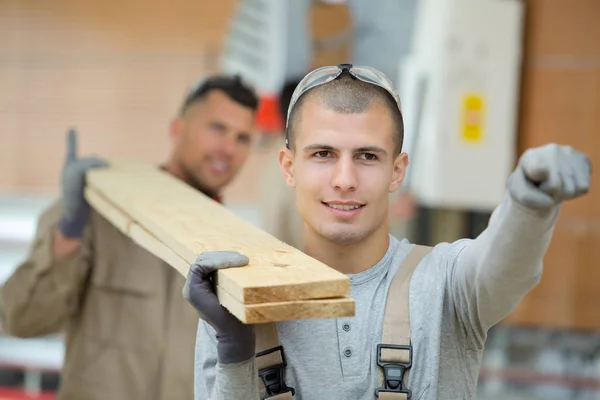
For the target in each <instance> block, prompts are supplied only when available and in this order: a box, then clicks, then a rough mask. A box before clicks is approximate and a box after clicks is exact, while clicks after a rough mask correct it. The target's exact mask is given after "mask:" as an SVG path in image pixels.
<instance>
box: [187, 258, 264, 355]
mask: <svg viewBox="0 0 600 400" xmlns="http://www.w3.org/2000/svg"><path fill="white" fill-rule="evenodd" d="M248 262H249V260H248V257H246V256H245V255H243V254H240V253H238V252H235V251H209V252H205V253H202V254H200V255H199V256H198V257H197V258H196V261H195V262H194V263H193V264H192V265H191V267H190V270H189V272H188V276H187V280H186V281H185V285H184V286H183V297H184V298H185V299H186V300H187V301H188V302H190V303H191V304H192V305H193V306H194V308H195V309H196V310H197V311H198V314H199V315H200V318H201V319H203V320H204V321H205V322H206V323H208V324H209V325H210V326H212V327H213V328H214V330H215V331H216V333H217V342H218V344H217V354H218V359H219V363H221V364H230V363H238V362H242V361H246V360H249V359H251V358H252V357H254V352H255V343H256V336H255V333H254V327H253V326H252V325H246V324H243V323H242V322H241V321H240V320H239V319H237V318H236V317H235V316H234V315H233V314H231V313H230V312H229V310H227V309H226V308H225V307H223V306H222V305H221V303H219V299H218V298H217V295H216V294H215V290H214V287H213V283H212V280H211V277H212V275H213V273H215V272H216V271H217V270H219V269H223V268H231V267H242V266H244V265H247V264H248Z"/></svg>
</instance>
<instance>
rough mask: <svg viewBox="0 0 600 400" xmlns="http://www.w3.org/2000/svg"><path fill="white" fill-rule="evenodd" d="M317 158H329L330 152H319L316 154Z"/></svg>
mask: <svg viewBox="0 0 600 400" xmlns="http://www.w3.org/2000/svg"><path fill="white" fill-rule="evenodd" d="M315 156H317V157H318V158H326V157H328V156H329V152H328V151H325V150H323V151H317V152H316V153H315Z"/></svg>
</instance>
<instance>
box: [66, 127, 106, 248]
mask: <svg viewBox="0 0 600 400" xmlns="http://www.w3.org/2000/svg"><path fill="white" fill-rule="evenodd" d="M106 166H108V163H107V162H106V161H104V160H101V159H99V158H96V157H85V158H78V157H77V133H76V132H75V131H74V130H73V129H71V130H70V131H69V133H68V135H67V157H66V160H65V165H64V167H63V170H62V177H61V188H62V207H63V211H62V216H61V219H60V221H59V224H58V227H59V230H60V232H61V233H62V234H63V235H64V236H67V237H70V238H76V239H78V238H81V237H82V236H83V231H84V229H85V226H86V225H87V223H88V221H89V219H90V205H89V204H88V203H87V201H86V200H85V198H84V195H83V190H84V186H85V174H86V172H87V171H88V170H89V169H91V168H102V167H106Z"/></svg>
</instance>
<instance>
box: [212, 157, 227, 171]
mask: <svg viewBox="0 0 600 400" xmlns="http://www.w3.org/2000/svg"><path fill="white" fill-rule="evenodd" d="M210 166H211V169H212V170H213V171H214V172H217V173H220V174H222V173H225V172H227V171H228V170H229V165H228V164H227V163H225V162H223V161H220V160H211V161H210Z"/></svg>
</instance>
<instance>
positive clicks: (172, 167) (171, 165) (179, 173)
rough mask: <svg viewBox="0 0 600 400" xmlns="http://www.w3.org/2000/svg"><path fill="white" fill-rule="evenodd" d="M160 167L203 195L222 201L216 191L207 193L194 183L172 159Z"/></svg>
mask: <svg viewBox="0 0 600 400" xmlns="http://www.w3.org/2000/svg"><path fill="white" fill-rule="evenodd" d="M160 168H161V169H162V170H164V171H165V172H168V173H169V174H171V175H173V176H174V177H176V178H178V179H180V180H182V181H184V182H185V183H187V184H188V185H190V186H191V187H193V188H194V189H196V190H198V191H200V192H202V193H204V194H205V195H207V196H208V197H210V198H211V199H213V200H215V201H216V202H219V203H222V202H223V199H222V198H221V195H220V194H218V193H208V192H206V191H205V190H203V189H202V188H201V187H199V186H198V185H196V184H194V182H193V179H191V178H190V177H189V176H188V175H187V174H186V173H185V171H184V170H183V169H182V168H180V166H179V165H178V164H177V163H176V162H174V161H173V160H172V159H171V160H169V161H168V162H166V163H164V164H162V165H160Z"/></svg>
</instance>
